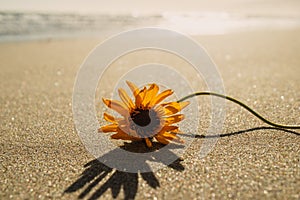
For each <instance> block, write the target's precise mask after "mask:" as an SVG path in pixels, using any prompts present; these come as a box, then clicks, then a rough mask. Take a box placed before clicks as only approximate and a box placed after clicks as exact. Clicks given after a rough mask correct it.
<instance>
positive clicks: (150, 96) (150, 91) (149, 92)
mask: <svg viewBox="0 0 300 200" xmlns="http://www.w3.org/2000/svg"><path fill="white" fill-rule="evenodd" d="M158 90H159V87H158V86H157V85H156V84H155V83H153V84H151V85H150V87H149V89H148V90H147V92H146V94H145V97H144V99H143V102H142V104H143V106H144V107H146V106H148V105H149V104H150V102H151V100H152V99H154V98H155V96H156V94H157V93H158Z"/></svg>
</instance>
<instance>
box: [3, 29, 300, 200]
mask: <svg viewBox="0 0 300 200" xmlns="http://www.w3.org/2000/svg"><path fill="white" fill-rule="evenodd" d="M299 35H300V30H282V31H257V32H248V33H232V34H228V35H219V36H197V37H194V38H195V39H196V40H197V41H198V42H199V43H201V44H202V45H203V46H204V47H205V48H206V50H207V51H208V52H209V54H210V56H211V57H212V59H213V60H214V61H215V63H216V64H217V65H218V67H219V71H220V74H221V76H222V78H223V81H224V85H225V88H226V93H227V94H228V95H231V96H233V97H236V98H238V99H240V100H242V101H244V102H245V103H247V104H248V105H249V106H251V107H253V108H254V109H255V110H257V111H259V112H260V113H261V114H263V115H264V116H266V117H267V118H269V119H270V120H273V121H276V122H279V123H283V124H300V120H299V117H300V115H299V113H300V112H299V111H300V92H299V91H300V79H299V75H300V59H299V58H300V37H299ZM100 41H101V39H65V40H47V41H46V40H45V41H27V42H15V43H12V42H10V43H8V42H7V43H1V44H0V60H1V73H0V77H1V85H0V88H1V98H0V104H1V112H0V117H1V135H0V138H1V140H0V141H1V168H0V169H1V173H0V183H1V184H0V185H1V186H0V188H1V192H0V198H1V199H9V198H12V199H38V198H40V199H47V198H51V199H75V198H77V197H84V198H87V199H88V198H92V199H93V198H98V197H100V198H103V199H111V198H113V197H117V199H123V198H124V197H126V198H136V199H183V198H185V199H211V198H215V199H299V198H300V196H299V194H300V160H299V155H300V132H299V131H293V132H292V131H285V130H278V129H272V128H268V127H267V126H266V125H264V124H263V123H261V122H260V121H258V120H257V119H256V118H254V117H253V116H251V115H250V114H249V113H247V112H246V111H244V110H243V109H241V108H239V107H237V106H236V105H233V104H231V103H228V104H227V115H226V116H227V118H226V122H225V125H224V129H223V132H222V133H216V135H217V134H221V136H222V137H221V138H220V139H219V140H218V142H217V144H216V146H215V148H214V149H213V151H212V152H211V153H210V154H209V155H208V156H207V157H205V158H204V159H202V160H199V159H198V158H197V154H198V152H199V149H200V147H201V143H202V142H203V140H204V139H203V138H201V137H198V138H196V139H195V141H194V143H193V144H192V145H191V146H190V147H189V149H188V151H187V152H185V154H184V155H183V156H182V158H181V159H180V160H178V161H177V162H175V163H173V164H172V165H170V166H168V167H165V168H164V169H161V170H159V171H157V172H154V173H147V174H130V173H124V172H118V171H115V170H113V169H110V168H108V167H106V166H104V165H102V164H101V163H98V162H97V161H93V160H94V159H95V158H94V157H93V156H92V155H90V154H89V153H88V152H87V151H86V149H85V147H84V146H83V144H82V143H81V141H80V138H79V137H78V135H77V133H76V131H75V129H74V124H73V119H72V105H71V101H72V90H73V84H74V81H75V77H76V73H77V70H78V69H79V66H80V64H81V63H82V62H83V59H84V58H85V57H86V55H87V54H88V53H89V51H91V50H92V48H93V47H94V46H95V45H97V44H98V43H99V42H100ZM156 59H157V61H159V58H156ZM131 62H132V63H135V62H136V61H135V60H132V61H131ZM168 62H170V63H172V62H175V61H172V60H169V61H168ZM174 64H175V63H174ZM208 104H209V102H208V101H205V100H203V104H202V105H201V107H202V109H203V110H205V108H206V107H208V106H209V105H208ZM203 115H204V116H203V117H201V121H200V125H201V126H200V128H199V132H198V133H197V134H199V135H203V134H205V131H206V127H208V125H209V114H208V113H206V112H204V113H203ZM128 148H130V145H129V147H128ZM82 173H83V174H82ZM80 177H81V179H80ZM120 188H121V189H120ZM80 195H81V196H80Z"/></svg>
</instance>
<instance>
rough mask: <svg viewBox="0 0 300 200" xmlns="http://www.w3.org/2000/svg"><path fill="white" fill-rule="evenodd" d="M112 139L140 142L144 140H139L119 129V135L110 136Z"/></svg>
mask: <svg viewBox="0 0 300 200" xmlns="http://www.w3.org/2000/svg"><path fill="white" fill-rule="evenodd" d="M110 137H111V138H112V139H121V140H131V141H140V140H142V138H137V137H133V136H130V135H128V134H126V133H125V132H124V131H122V130H121V129H119V128H118V130H117V133H116V134H113V135H112V136H110Z"/></svg>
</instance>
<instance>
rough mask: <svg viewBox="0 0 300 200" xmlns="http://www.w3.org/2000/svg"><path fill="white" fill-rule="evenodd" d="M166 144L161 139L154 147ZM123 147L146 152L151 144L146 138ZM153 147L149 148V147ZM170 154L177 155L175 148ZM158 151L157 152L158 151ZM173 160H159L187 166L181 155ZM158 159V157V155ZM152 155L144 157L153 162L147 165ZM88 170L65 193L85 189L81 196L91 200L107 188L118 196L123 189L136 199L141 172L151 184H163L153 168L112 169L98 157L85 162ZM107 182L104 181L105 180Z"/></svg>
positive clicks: (108, 154)
mask: <svg viewBox="0 0 300 200" xmlns="http://www.w3.org/2000/svg"><path fill="white" fill-rule="evenodd" d="M168 146H170V148H182V147H183V146H182V145H173V144H170V145H168ZM161 147H162V145H161V144H158V143H154V144H153V148H152V149H151V151H153V150H155V149H159V148H161ZM120 148H122V149H124V150H127V151H132V152H136V151H139V152H146V151H147V148H146V147H145V144H144V143H142V142H133V143H124V145H123V146H121V147H120ZM116 151H117V150H112V151H110V152H109V153H107V154H105V155H103V156H102V157H106V156H114V154H115V153H116ZM148 151H149V150H148ZM168 154H169V155H170V156H171V157H174V156H176V155H175V154H174V153H173V152H171V151H168ZM154 155H155V154H154ZM174 158H177V159H175V161H174V162H173V163H171V164H167V163H164V160H162V159H160V160H156V161H157V162H160V163H162V164H164V165H166V166H168V167H170V168H173V169H175V170H177V171H183V170H184V167H183V165H182V164H181V163H180V162H181V161H182V159H180V158H179V157H177V156H176V157H174ZM154 159H155V158H154ZM147 160H148V159H145V160H144V161H143V164H144V165H145V166H143V167H148V168H149V169H150V166H147V165H148V164H147V162H146V161H147ZM149 160H153V157H151V158H149ZM84 167H85V170H84V171H83V172H82V174H81V175H80V177H79V178H78V179H77V180H76V181H75V182H73V183H72V184H71V185H70V186H69V187H68V188H67V189H66V190H65V191H64V193H73V192H76V191H80V190H82V192H81V193H80V194H79V196H78V199H83V198H86V197H87V196H89V197H88V199H89V200H94V199H98V198H100V197H101V196H102V195H103V194H104V193H105V192H106V191H107V190H109V189H110V190H111V195H112V197H113V198H117V197H118V195H119V194H120V192H121V189H123V193H124V199H134V198H135V196H136V194H137V191H138V180H139V179H138V178H139V175H140V176H141V178H142V179H143V180H144V181H145V182H146V183H147V184H148V185H149V186H150V187H151V188H154V189H156V188H158V187H160V184H159V181H158V179H157V178H156V177H155V175H154V173H153V172H147V173H128V172H122V171H119V170H115V169H112V168H110V167H108V166H106V165H104V164H102V163H101V162H100V161H99V160H98V159H94V160H92V161H90V162H88V163H86V164H85V165H84ZM102 182H104V183H102ZM99 185H100V186H99Z"/></svg>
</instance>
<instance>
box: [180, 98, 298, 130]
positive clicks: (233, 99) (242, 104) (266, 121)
mask: <svg viewBox="0 0 300 200" xmlns="http://www.w3.org/2000/svg"><path fill="white" fill-rule="evenodd" d="M203 95H210V96H216V97H220V98H223V99H226V100H229V101H232V102H234V103H236V104H238V105H240V106H242V107H243V108H245V109H246V110H248V111H249V112H250V113H252V114H253V115H254V116H256V117H257V118H258V119H260V120H262V121H263V122H265V123H266V124H269V125H271V126H274V127H277V128H286V129H300V126H299V125H282V124H277V123H274V122H271V121H269V120H267V119H266V118H264V117H262V116H261V115H260V114H259V113H257V112H255V111H254V110H253V109H252V108H250V107H249V106H247V105H246V104H244V103H242V102H241V101H239V100H237V99H235V98H232V97H229V96H226V95H223V94H218V93H214V92H196V93H193V94H190V95H188V96H185V97H183V98H181V99H180V100H178V101H177V102H182V101H184V100H187V99H189V98H192V97H195V96H203Z"/></svg>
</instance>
